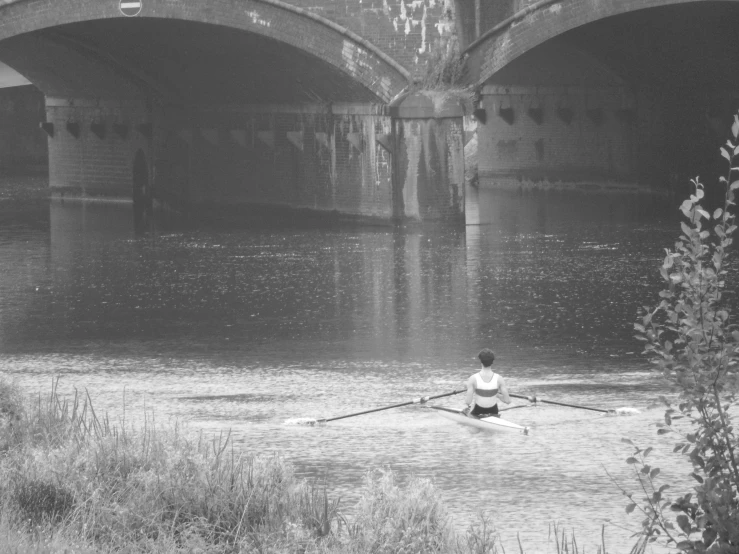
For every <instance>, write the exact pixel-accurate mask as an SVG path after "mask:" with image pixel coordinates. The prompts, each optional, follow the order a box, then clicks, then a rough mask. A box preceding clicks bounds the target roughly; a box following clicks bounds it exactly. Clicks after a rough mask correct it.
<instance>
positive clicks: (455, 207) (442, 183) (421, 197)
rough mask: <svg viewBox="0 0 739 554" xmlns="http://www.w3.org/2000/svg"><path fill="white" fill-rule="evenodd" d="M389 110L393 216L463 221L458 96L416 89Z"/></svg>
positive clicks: (462, 157)
mask: <svg viewBox="0 0 739 554" xmlns="http://www.w3.org/2000/svg"><path fill="white" fill-rule="evenodd" d="M390 113H391V115H392V117H393V133H394V137H395V141H394V142H395V149H396V155H395V157H396V161H395V194H396V202H395V206H396V210H397V211H396V214H397V216H398V217H399V218H400V219H410V220H415V221H429V220H442V221H447V222H457V223H464V216H465V178H464V129H463V116H464V111H463V106H462V104H461V103H460V101H459V99H458V97H457V96H454V95H452V94H450V93H448V92H442V91H439V92H431V91H425V92H418V93H414V94H410V95H407V96H405V97H402V98H401V99H400V100H399V101H397V102H395V103H394V104H393V105H392V106H391V108H390Z"/></svg>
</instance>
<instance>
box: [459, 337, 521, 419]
mask: <svg viewBox="0 0 739 554" xmlns="http://www.w3.org/2000/svg"><path fill="white" fill-rule="evenodd" d="M477 357H478V358H479V359H480V364H481V365H480V371H478V372H477V373H475V374H474V375H471V376H470V378H469V379H467V394H466V395H465V398H464V401H465V404H466V407H465V409H464V410H463V412H464V413H465V414H466V415H472V416H476V417H490V416H497V415H498V401H499V400H502V401H503V402H505V403H506V404H510V403H511V397H510V396H509V395H508V389H507V388H506V385H505V381H504V380H503V377H501V376H500V375H498V374H497V373H495V372H494V371H493V368H492V365H493V362H494V361H495V353H494V352H493V351H492V350H490V349H489V348H483V349H482V350H480V353H479V354H478V355H477Z"/></svg>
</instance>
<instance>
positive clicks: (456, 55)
mask: <svg viewBox="0 0 739 554" xmlns="http://www.w3.org/2000/svg"><path fill="white" fill-rule="evenodd" d="M465 59H466V58H465V57H464V56H462V54H461V53H460V51H459V40H458V39H457V36H456V35H455V34H452V35H449V36H443V37H440V38H438V39H437V40H436V41H435V42H434V43H433V44H432V46H431V48H430V49H429V55H428V60H427V61H426V74H425V75H424V76H423V79H422V81H421V88H422V89H423V90H446V89H449V88H454V87H459V84H460V82H461V81H462V77H463V76H464V62H465Z"/></svg>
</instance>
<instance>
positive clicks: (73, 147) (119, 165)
mask: <svg viewBox="0 0 739 554" xmlns="http://www.w3.org/2000/svg"><path fill="white" fill-rule="evenodd" d="M147 120H148V117H147V113H146V110H145V109H144V108H143V107H140V106H139V107H137V106H125V105H114V104H100V103H94V104H93V103H90V102H84V101H80V100H77V101H69V100H66V99H65V100H61V99H54V98H47V107H46V121H47V122H48V123H51V124H52V125H53V136H52V137H50V138H49V141H48V144H49V185H50V186H51V188H52V192H53V193H55V194H59V195H64V196H75V197H79V196H82V197H107V198H117V199H128V200H130V199H131V194H132V168H133V158H134V155H135V153H136V151H137V150H138V149H139V148H141V149H143V150H144V152H145V153H149V151H150V146H149V141H148V139H147V138H146V137H144V136H143V135H141V134H140V133H139V132H137V131H136V126H137V125H139V124H140V123H143V122H146V121H147ZM114 124H115V125H121V126H123V127H115V128H114ZM68 125H71V126H68ZM93 125H96V127H95V129H98V132H100V133H101V134H102V135H103V136H102V137H101V136H98V135H96V134H95V132H94V131H93ZM98 125H99V126H100V127H97V126H98ZM123 128H125V129H126V131H125V136H121V134H119V132H120V133H123V131H122V129H123ZM115 129H118V130H119V131H116V130H115ZM73 133H77V136H75V134H73Z"/></svg>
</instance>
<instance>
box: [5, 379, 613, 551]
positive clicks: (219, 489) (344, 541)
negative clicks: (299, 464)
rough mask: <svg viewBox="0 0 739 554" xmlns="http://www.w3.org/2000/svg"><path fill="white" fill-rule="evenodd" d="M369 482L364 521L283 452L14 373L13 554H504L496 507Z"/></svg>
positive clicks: (427, 486)
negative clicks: (247, 449) (461, 519)
mask: <svg viewBox="0 0 739 554" xmlns="http://www.w3.org/2000/svg"><path fill="white" fill-rule="evenodd" d="M362 492H363V494H362V496H361V499H360V500H359V503H358V505H357V506H356V507H355V509H354V510H353V513H354V514H356V515H354V516H353V517H352V518H351V520H350V519H348V518H347V517H345V516H344V515H342V513H341V510H340V505H339V502H338V501H336V500H332V499H330V498H329V497H328V495H327V494H326V492H325V490H323V489H321V488H316V487H315V486H312V485H311V484H309V483H307V482H306V481H304V480H301V479H298V478H296V477H295V475H294V474H293V471H292V468H291V466H290V464H288V463H286V461H285V460H283V459H282V458H280V457H275V456H259V455H248V454H245V453H244V452H243V451H241V450H237V449H235V448H234V447H233V444H232V443H231V441H230V440H229V437H227V436H219V437H205V436H203V435H202V434H199V435H198V434H194V435H193V434H189V433H186V432H183V430H182V429H181V428H179V427H177V426H173V427H170V428H166V429H163V428H161V427H158V426H154V425H151V424H148V423H147V424H144V425H143V427H142V428H140V429H135V430H132V429H127V428H125V427H124V426H120V425H118V426H116V425H112V424H111V422H110V421H109V420H108V419H107V418H106V417H103V416H102V415H100V414H96V413H95V411H94V407H93V405H92V402H91V401H90V398H89V397H88V396H84V397H83V396H82V395H80V396H78V397H76V398H75V399H74V400H70V401H64V400H62V399H60V397H59V396H58V395H57V394H56V391H55V390H52V391H51V392H50V393H49V394H46V395H42V396H39V397H37V398H35V399H31V400H29V399H26V398H24V397H23V395H22V393H21V391H20V390H19V389H18V388H17V387H16V386H14V385H13V384H11V383H8V382H7V381H2V380H0V543H4V544H5V545H7V547H6V549H5V550H3V551H4V552H8V551H9V552H18V553H22V554H25V553H47V552H49V553H50V552H65V551H66V552H70V553H71V552H82V553H86V552H131V553H134V552H141V553H144V552H157V553H175V552H192V553H195V552H199V553H237V552H244V553H246V552H249V553H251V552H255V553H256V552H258V553H306V554H308V553H326V554H330V553H336V554H338V553H345V554H352V553H356V554H359V553H369V552H372V553H378V554H379V553H383V554H391V553H398V554H400V553H421V552H423V553H434V552H439V553H442V552H443V553H452V554H456V553H459V554H463V553H464V554H466V553H476V554H478V553H479V554H483V553H485V554H494V553H498V552H500V553H501V554H503V552H504V550H502V549H501V548H500V545H499V543H498V540H497V535H496V533H495V531H494V528H493V526H492V524H491V522H490V521H489V520H487V519H485V518H484V517H481V518H480V521H479V522H477V523H476V524H474V525H472V526H470V528H469V529H468V530H467V532H466V533H458V532H455V530H454V528H453V526H452V524H451V521H450V518H449V515H448V513H447V512H446V509H445V507H444V506H443V504H442V502H441V500H440V497H439V494H438V492H437V491H436V489H435V488H434V486H433V484H432V483H431V482H430V481H428V480H426V479H419V478H412V479H410V480H409V482H408V483H407V484H406V485H404V486H399V485H398V484H397V483H396V481H395V477H394V475H393V474H392V473H391V472H383V471H373V472H370V473H369V474H368V475H367V478H366V482H365V484H364V490H363V491H362ZM557 535H558V534H557ZM556 540H559V539H556ZM563 542H564V539H563ZM557 550H558V551H559V546H558V548H557ZM516 551H518V549H517V550H516ZM563 551H564V549H563ZM567 551H568V552H576V550H575V549H573V548H571V547H570V549H569V550H567ZM602 551H603V552H604V551H605V548H603V549H602Z"/></svg>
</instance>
